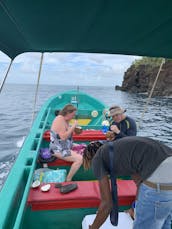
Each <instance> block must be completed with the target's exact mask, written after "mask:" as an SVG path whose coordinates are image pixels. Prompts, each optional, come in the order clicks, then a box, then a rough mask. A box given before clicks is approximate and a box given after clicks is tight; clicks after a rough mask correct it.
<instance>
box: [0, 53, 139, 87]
mask: <svg viewBox="0 0 172 229" xmlns="http://www.w3.org/2000/svg"><path fill="white" fill-rule="evenodd" d="M139 58H141V57H138V56H129V55H115V54H88V53H45V54H44V59H43V66H42V71H41V78H40V84H52V85H75V86H76V85H77V86H113V85H114V86H115V85H121V84H122V80H123V76H124V73H125V71H126V70H127V69H128V68H129V67H130V66H131V64H132V63H133V61H134V60H136V59H139ZM40 59H41V54H40V53H24V54H21V55H19V56H17V57H16V58H15V59H14V61H13V64H12V67H11V69H10V72H9V75H8V77H7V80H6V83H20V84H36V82H37V78H38V72H39V65H40ZM9 63H10V58H9V57H8V56H7V55H5V54H4V53H2V52H0V80H2V79H3V77H4V76H5V74H6V71H7V69H8V66H9ZM1 82H2V81H1Z"/></svg>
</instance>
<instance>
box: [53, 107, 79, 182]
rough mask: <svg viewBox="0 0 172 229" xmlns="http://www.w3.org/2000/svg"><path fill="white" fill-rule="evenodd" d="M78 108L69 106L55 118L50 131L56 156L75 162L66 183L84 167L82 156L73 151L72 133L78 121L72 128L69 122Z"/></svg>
mask: <svg viewBox="0 0 172 229" xmlns="http://www.w3.org/2000/svg"><path fill="white" fill-rule="evenodd" d="M75 113H76V108H75V107H74V106H73V105H71V104H67V105H66V106H65V107H64V108H63V109H62V110H60V111H59V114H58V115H57V116H56V117H55V119H54V121H53V123H52V126H51V130H50V150H51V151H53V153H54V156H56V157H57V158H60V159H62V160H65V161H70V162H73V163H72V165H71V168H70V171H69V173H68V175H67V178H66V181H71V180H72V177H73V176H74V174H75V173H76V172H77V170H78V169H79V168H80V166H81V165H82V156H81V155H79V154H77V152H75V151H73V150H72V145H73V140H72V133H73V132H74V130H75V128H76V126H77V125H78V122H77V120H75V121H74V123H73V124H72V125H71V126H70V125H69V121H70V120H72V119H73V118H74V117H75Z"/></svg>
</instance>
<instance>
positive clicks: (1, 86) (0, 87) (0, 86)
mask: <svg viewBox="0 0 172 229" xmlns="http://www.w3.org/2000/svg"><path fill="white" fill-rule="evenodd" d="M12 63H13V60H11V61H10V64H9V66H8V69H7V72H6V74H5V76H4V78H3V80H2V82H1V85H0V93H1V91H2V88H3V86H4V83H5V81H6V79H7V76H8V73H9V71H10V68H11V65H12Z"/></svg>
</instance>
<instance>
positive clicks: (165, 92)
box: [115, 57, 172, 96]
mask: <svg viewBox="0 0 172 229" xmlns="http://www.w3.org/2000/svg"><path fill="white" fill-rule="evenodd" d="M162 60H163V59H162V58H149V57H143V58H142V59H140V60H136V61H135V62H134V63H133V64H132V65H131V67H130V68H128V70H127V71H126V72H125V73H124V79H123V82H122V86H116V87H115V89H116V90H122V91H127V92H131V93H149V92H150V91H151V89H152V86H153V83H154V81H155V78H156V76H157V73H158V71H159V67H160V65H161V62H162ZM153 96H172V60H170V59H165V63H164V64H163V66H162V70H161V72H160V74H159V77H158V81H157V84H156V87H155V89H154V92H153Z"/></svg>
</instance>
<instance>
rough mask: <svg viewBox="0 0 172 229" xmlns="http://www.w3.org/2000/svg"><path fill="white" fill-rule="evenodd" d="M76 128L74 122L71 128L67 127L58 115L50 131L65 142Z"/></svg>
mask: <svg viewBox="0 0 172 229" xmlns="http://www.w3.org/2000/svg"><path fill="white" fill-rule="evenodd" d="M76 126H77V121H76V122H74V124H73V125H72V126H71V127H69V126H67V124H66V122H65V120H64V118H63V117H62V116H61V115H59V116H57V117H56V118H55V119H54V121H53V123H52V126H51V129H52V130H53V131H54V132H55V133H58V135H59V136H60V138H61V139H62V140H66V139H67V138H68V137H69V136H70V135H71V134H72V133H73V131H74V129H75V127H76Z"/></svg>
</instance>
